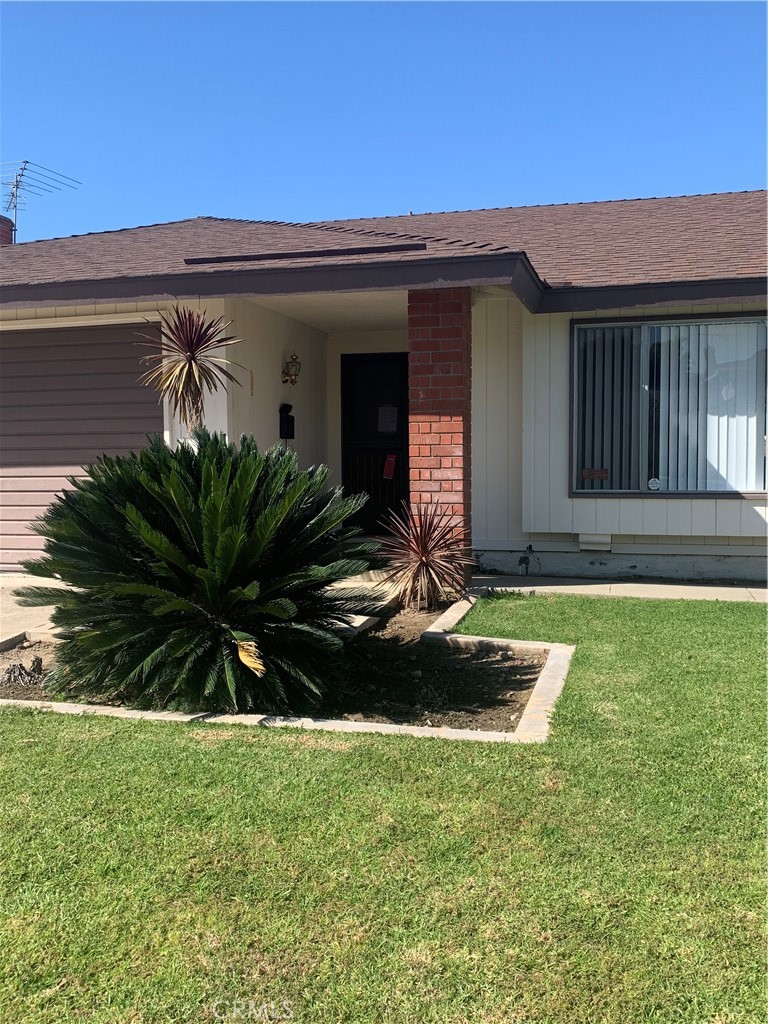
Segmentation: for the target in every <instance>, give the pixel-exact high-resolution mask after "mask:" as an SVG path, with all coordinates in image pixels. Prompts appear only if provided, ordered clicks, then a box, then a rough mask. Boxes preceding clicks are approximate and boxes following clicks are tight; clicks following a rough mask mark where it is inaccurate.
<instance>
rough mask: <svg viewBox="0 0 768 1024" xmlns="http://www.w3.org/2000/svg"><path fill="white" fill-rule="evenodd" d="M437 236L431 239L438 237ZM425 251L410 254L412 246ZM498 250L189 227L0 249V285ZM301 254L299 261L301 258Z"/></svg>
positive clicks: (276, 229)
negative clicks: (339, 252) (220, 259)
mask: <svg viewBox="0 0 768 1024" xmlns="http://www.w3.org/2000/svg"><path fill="white" fill-rule="evenodd" d="M438 235H439V232H438ZM414 242H418V243H422V244H424V245H425V248H424V249H423V250H419V251H413V249H411V248H409V246H410V245H411V244H412V243H414ZM399 244H401V245H402V246H403V247H404V248H405V250H406V251H401V252H398V251H394V252H382V251H375V252H357V253H356V252H349V253H348V254H346V255H344V256H334V257H327V256H312V255H309V254H310V253H312V252H318V251H319V252H322V251H326V250H328V249H339V248H342V249H348V250H355V249H362V250H365V249H368V250H370V249H376V250H379V249H385V248H389V249H395V250H397V248H398V246H399ZM510 251H511V250H510V249H509V247H508V246H506V245H504V244H503V243H498V242H494V243H489V242H471V241H465V240H463V239H460V238H456V236H455V235H452V236H451V237H450V238H448V237H445V236H442V237H434V236H433V235H432V234H424V233H418V232H415V231H411V232H406V231H404V230H403V229H399V230H397V231H394V230H386V225H382V224H379V225H378V226H377V228H369V227H366V226H360V227H351V228H346V227H341V226H339V225H328V226H321V225H314V224H288V223H283V222H281V221H248V220H230V219H224V218H219V217H196V218H194V219H192V220H181V221H172V222H170V223H167V224H151V225H148V226H146V227H138V228H123V229H122V230H119V231H103V232H98V233H94V234H88V235H72V236H70V237H68V238H51V239H44V240H42V241H39V242H23V243H21V244H17V245H14V246H7V247H4V248H3V249H2V250H0V252H1V253H2V261H1V262H2V272H1V276H0V284H2V285H5V286H10V285H30V284H46V283H51V282H61V281H77V280H91V281H97V280H107V279H114V278H129V277H150V276H153V275H167V274H200V273H211V274H214V273H223V272H224V273H226V272H227V271H237V270H254V269H275V268H279V269H283V270H287V269H291V268H294V267H305V266H315V265H322V264H323V263H327V262H333V263H337V264H338V263H348V264H352V265H357V264H361V263H378V262H387V263H389V262H393V261H395V262H397V261H402V260H408V261H412V260H425V259H426V260H429V259H435V258H445V257H451V256H458V255H462V256H468V255H473V254H475V253H477V254H486V255H487V254H488V253H492V252H495V253H502V252H510ZM259 253H271V254H278V253H285V254H286V255H290V258H286V259H283V258H280V257H278V256H275V257H274V258H272V259H260V260H259V261H258V262H251V261H243V262H235V261H232V262H229V261H228V262H226V263H223V264H222V263H203V264H200V263H193V264H189V263H186V262H185V260H187V259H190V258H193V259H194V258H197V259H199V258H201V257H216V256H232V255H246V254H248V255H255V254H259ZM302 254H304V255H302Z"/></svg>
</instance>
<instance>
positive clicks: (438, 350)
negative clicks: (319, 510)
mask: <svg viewBox="0 0 768 1024" xmlns="http://www.w3.org/2000/svg"><path fill="white" fill-rule="evenodd" d="M408 351H409V355H408V377H409V380H408V385H409V411H410V447H409V465H410V500H411V504H412V505H418V504H429V503H430V502H435V501H437V502H440V503H442V504H445V505H449V506H450V507H451V509H452V511H453V512H455V513H456V514H457V515H458V516H461V517H462V519H463V520H464V524H465V528H466V531H467V537H468V538H470V537H471V532H470V531H471V508H470V473H471V465H472V463H471V456H470V398H471V392H472V290H471V288H435V289H431V290H429V291H412V292H409V293H408Z"/></svg>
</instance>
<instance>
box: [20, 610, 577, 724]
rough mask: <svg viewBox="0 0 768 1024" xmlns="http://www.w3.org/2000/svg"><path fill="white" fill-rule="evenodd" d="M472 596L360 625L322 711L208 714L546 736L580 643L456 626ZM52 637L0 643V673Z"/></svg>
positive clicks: (38, 696)
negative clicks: (480, 633)
mask: <svg viewBox="0 0 768 1024" xmlns="http://www.w3.org/2000/svg"><path fill="white" fill-rule="evenodd" d="M474 600H475V598H470V599H468V600H464V601H460V602H457V603H456V604H454V605H451V606H450V607H448V608H447V609H445V610H443V612H442V613H441V614H436V613H434V612H432V613H429V612H410V611H408V612H397V613H390V614H387V615H385V616H383V617H382V618H380V619H379V620H378V621H376V622H374V623H373V625H372V627H370V628H369V629H368V630H367V631H365V632H361V633H359V634H358V635H357V636H355V637H354V638H353V639H352V640H351V641H349V642H348V644H347V645H346V648H345V653H344V655H343V656H342V657H340V658H339V659H338V660H337V662H336V663H335V665H334V666H333V668H332V670H331V678H329V694H328V696H327V697H326V698H325V700H324V701H323V703H322V704H321V705H320V707H319V708H318V709H317V710H316V711H315V712H314V714H315V715H316V716H317V717H316V718H284V717H280V716H269V715H267V716H265V715H243V716H239V715H226V716H222V715H205V716H204V717H205V718H206V719H207V720H209V721H221V720H222V718H226V719H227V721H229V722H237V721H238V720H240V721H242V723H243V724H246V725H261V726H286V725H287V726H295V727H298V728H308V729H331V730H341V731H348V732H396V733H413V734H416V735H434V736H435V737H441V736H442V737H445V738H452V739H464V738H466V739H486V740H495V741H496V742H499V741H502V742H503V741H508V742H537V741H541V740H544V739H546V736H547V734H548V728H549V725H548V722H549V713H550V711H551V708H552V706H553V705H554V702H555V700H556V699H557V696H558V695H559V693H560V691H561V689H562V686H563V683H564V680H565V676H566V674H567V671H568V665H569V661H570V656H571V654H572V652H573V648H570V647H566V646H565V645H562V644H535V643H527V642H526V643H522V642H521V643H518V642H517V641H514V640H499V639H494V638H486V637H468V636H460V635H458V634H455V633H452V632H450V630H451V629H453V628H454V627H455V625H456V623H457V622H458V621H459V620H460V619H461V618H462V617H463V616H464V615H465V614H466V613H467V611H469V609H470V607H471V606H472V603H473V602H474ZM54 646H55V645H54V643H53V642H51V641H46V640H35V641H33V642H26V643H23V644H22V645H21V646H19V647H16V648H14V649H12V650H7V651H4V652H0V674H1V673H2V671H3V669H5V668H6V667H7V666H8V665H9V664H11V663H14V662H21V663H22V664H23V665H25V667H29V666H30V664H31V662H32V659H33V658H34V657H40V658H42V662H43V670H45V669H46V668H47V667H48V666H49V665H50V663H51V660H52V658H53V652H54ZM0 700H2V701H3V702H4V701H6V700H11V701H13V702H17V701H31V702H41V701H42V702H47V703H48V704H49V705H54V707H53V708H52V709H53V710H62V711H65V710H66V711H67V713H87V712H89V711H90V712H92V713H100V714H109V713H116V714H121V715H123V716H125V715H130V716H132V717H133V716H136V717H151V718H155V719H158V720H164V719H166V718H168V719H169V720H171V719H172V720H176V721H178V720H180V719H186V718H187V717H189V719H193V718H194V719H198V720H199V719H200V718H201V717H202V716H201V713H200V712H198V713H197V714H193V715H190V716H185V715H179V714H176V713H174V714H171V713H166V712H138V711H130V710H129V709H128V708H121V707H120V706H119V705H103V704H93V703H91V704H79V705H74V704H66V705H64V704H63V703H60V702H59V701H58V699H56V698H52V697H51V695H50V694H49V693H48V692H47V691H46V690H45V687H44V678H41V679H39V680H38V681H36V682H32V683H26V684H23V685H20V684H19V683H14V684H10V685H9V684H2V683H0ZM57 704H58V705H59V707H58V708H56V707H55V705H57ZM529 705H530V706H529ZM38 706H39V704H38ZM78 709H79V710H78Z"/></svg>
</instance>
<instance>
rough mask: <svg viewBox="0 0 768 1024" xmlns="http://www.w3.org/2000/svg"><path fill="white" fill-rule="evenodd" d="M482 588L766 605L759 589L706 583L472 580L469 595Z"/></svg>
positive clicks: (767, 595)
mask: <svg viewBox="0 0 768 1024" xmlns="http://www.w3.org/2000/svg"><path fill="white" fill-rule="evenodd" d="M485 587H497V588H498V589H502V590H518V591H520V592H521V593H524V594H531V593H536V594H581V595H582V596H585V597H648V598H656V599H659V598H666V599H670V598H671V599H677V600H686V601H758V602H762V603H763V604H765V603H766V602H768V588H766V587H763V586H758V585H757V584H755V585H754V586H752V585H750V586H745V587H736V586H729V585H720V586H714V585H712V584H709V583H640V582H637V581H635V580H622V581H619V582H615V583H614V582H610V581H609V580H579V579H566V578H562V579H561V578H558V577H555V576H491V575H487V576H485V575H479V576H473V577H472V581H471V583H470V585H469V591H470V593H476V592H477V591H478V590H481V589H483V588H485Z"/></svg>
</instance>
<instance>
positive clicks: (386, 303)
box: [249, 291, 408, 333]
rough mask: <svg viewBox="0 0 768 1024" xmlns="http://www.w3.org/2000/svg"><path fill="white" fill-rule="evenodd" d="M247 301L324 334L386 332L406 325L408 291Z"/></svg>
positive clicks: (323, 294)
mask: <svg viewBox="0 0 768 1024" xmlns="http://www.w3.org/2000/svg"><path fill="white" fill-rule="evenodd" d="M249 301H251V302H254V303H255V304H256V305H257V306H262V307H266V308H267V309H271V310H273V311H274V312H276V313H282V315H283V316H289V317H291V318H292V319H293V320H300V321H301V322H302V323H305V324H308V325H309V326H310V327H315V328H317V329H318V330H320V331H325V332H326V333H328V332H330V331H354V330H366V331H386V330H396V329H397V328H405V327H407V325H408V292H407V291H376V292H327V293H314V294H304V295H259V296H258V298H256V297H254V298H251V299H249Z"/></svg>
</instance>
